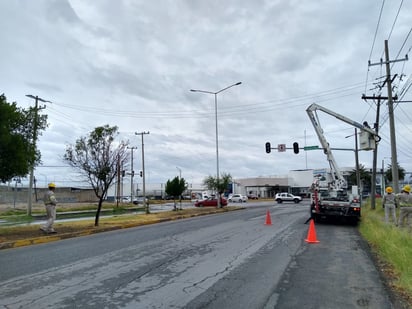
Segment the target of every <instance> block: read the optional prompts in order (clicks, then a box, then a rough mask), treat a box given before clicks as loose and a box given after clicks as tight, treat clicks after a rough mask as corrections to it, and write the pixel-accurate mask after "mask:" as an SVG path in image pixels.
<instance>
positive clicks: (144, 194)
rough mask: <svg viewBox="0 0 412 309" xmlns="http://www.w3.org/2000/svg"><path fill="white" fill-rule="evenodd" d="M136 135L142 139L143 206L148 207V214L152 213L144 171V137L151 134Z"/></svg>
mask: <svg viewBox="0 0 412 309" xmlns="http://www.w3.org/2000/svg"><path fill="white" fill-rule="evenodd" d="M134 134H136V135H140V136H141V137H142V177H143V204H144V205H146V214H149V213H150V209H149V204H148V203H147V202H146V180H145V171H144V142H143V135H145V134H150V132H140V133H137V132H135V133H134Z"/></svg>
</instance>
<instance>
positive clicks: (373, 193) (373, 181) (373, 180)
mask: <svg viewBox="0 0 412 309" xmlns="http://www.w3.org/2000/svg"><path fill="white" fill-rule="evenodd" d="M362 99H364V100H368V99H372V100H375V99H377V100H378V102H377V104H376V121H375V124H374V128H375V132H376V135H378V133H379V117H380V107H381V100H387V99H388V98H387V97H382V96H377V97H375V96H372V97H370V96H365V95H363V96H362ZM378 145H379V143H375V149H374V150H373V163H372V178H371V208H372V209H375V208H376V164H377V161H378ZM382 190H385V188H382ZM381 193H382V192H381Z"/></svg>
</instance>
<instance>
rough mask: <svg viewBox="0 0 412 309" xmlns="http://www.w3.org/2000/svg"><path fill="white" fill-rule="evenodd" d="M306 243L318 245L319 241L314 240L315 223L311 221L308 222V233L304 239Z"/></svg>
mask: <svg viewBox="0 0 412 309" xmlns="http://www.w3.org/2000/svg"><path fill="white" fill-rule="evenodd" d="M305 241H306V242H308V243H318V242H319V240H317V239H316V231H315V223H314V222H313V219H311V220H310V226H309V231H308V237H307V238H306V239H305Z"/></svg>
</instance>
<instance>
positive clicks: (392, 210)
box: [382, 187, 398, 225]
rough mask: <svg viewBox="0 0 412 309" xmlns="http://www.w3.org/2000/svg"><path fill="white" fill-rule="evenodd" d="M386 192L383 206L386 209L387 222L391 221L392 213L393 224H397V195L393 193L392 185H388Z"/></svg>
mask: <svg viewBox="0 0 412 309" xmlns="http://www.w3.org/2000/svg"><path fill="white" fill-rule="evenodd" d="M385 191H386V194H385V195H384V196H383V199H382V207H383V208H384V209H385V222H386V223H389V217H390V216H391V214H392V220H393V224H395V225H396V224H397V223H398V222H397V221H396V196H395V194H392V193H393V189H392V187H386V189H385Z"/></svg>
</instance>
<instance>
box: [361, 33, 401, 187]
mask: <svg viewBox="0 0 412 309" xmlns="http://www.w3.org/2000/svg"><path fill="white" fill-rule="evenodd" d="M406 60H408V56H407V55H406V57H405V58H404V59H397V60H389V48H388V40H385V62H383V61H382V59H381V62H380V63H374V64H371V63H369V66H372V65H379V64H380V65H382V64H383V63H385V65H386V85H387V88H388V111H389V127H390V137H391V155H392V162H391V164H392V180H393V190H394V191H395V193H399V173H398V156H397V151H396V136H395V119H394V115H393V97H392V80H391V68H390V64H391V63H393V62H399V61H406ZM372 194H373V195H374V194H375V192H372Z"/></svg>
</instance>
